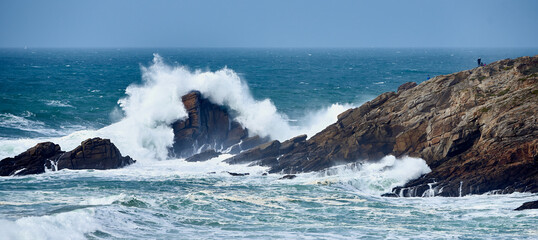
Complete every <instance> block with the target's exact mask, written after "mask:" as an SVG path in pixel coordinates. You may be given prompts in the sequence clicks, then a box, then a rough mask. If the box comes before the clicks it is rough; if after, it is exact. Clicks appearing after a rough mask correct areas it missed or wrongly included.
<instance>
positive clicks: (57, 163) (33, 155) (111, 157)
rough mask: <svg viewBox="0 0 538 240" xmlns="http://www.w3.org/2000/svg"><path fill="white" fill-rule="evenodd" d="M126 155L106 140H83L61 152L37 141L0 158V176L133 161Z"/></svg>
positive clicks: (104, 166) (101, 166)
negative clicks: (16, 153) (11, 155)
mask: <svg viewBox="0 0 538 240" xmlns="http://www.w3.org/2000/svg"><path fill="white" fill-rule="evenodd" d="M134 162H135V160H133V159H132V158H130V157H129V156H125V157H122V156H121V153H120V151H119V150H118V148H116V146H114V144H113V143H111V142H110V140H109V139H101V138H92V139H87V140H85V141H83V142H82V143H81V144H80V146H78V147H77V148H75V149H74V150H72V151H69V152H64V151H62V150H61V149H60V146H59V145H58V144H54V143H52V142H43V143H39V144H37V145H36V146H34V147H32V148H30V149H28V150H26V151H25V152H23V153H21V154H19V155H17V156H15V157H13V158H5V159H3V160H2V161H0V176H19V175H28V174H39V173H44V172H45V168H49V169H51V170H54V171H57V170H61V169H64V168H67V169H102V170H104V169H114V168H121V167H124V166H127V165H130V164H133V163H134Z"/></svg>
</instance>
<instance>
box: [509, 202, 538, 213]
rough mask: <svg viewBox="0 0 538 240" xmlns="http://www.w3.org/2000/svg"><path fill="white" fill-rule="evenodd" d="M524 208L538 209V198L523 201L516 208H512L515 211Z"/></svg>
mask: <svg viewBox="0 0 538 240" xmlns="http://www.w3.org/2000/svg"><path fill="white" fill-rule="evenodd" d="M526 209H538V200H537V201H532V202H526V203H523V205H521V206H519V207H518V208H516V209H514V210H515V211H521V210H526Z"/></svg>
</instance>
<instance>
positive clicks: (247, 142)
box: [228, 135, 271, 154]
mask: <svg viewBox="0 0 538 240" xmlns="http://www.w3.org/2000/svg"><path fill="white" fill-rule="evenodd" d="M269 141H271V140H270V139H269V138H267V137H265V138H261V137H260V136H258V135H256V136H254V137H249V138H246V139H242V140H241V142H239V143H237V144H235V145H233V146H231V147H230V150H229V152H228V153H230V154H238V153H240V152H242V151H245V150H249V149H251V148H253V147H256V146H259V145H261V144H264V143H266V142H269Z"/></svg>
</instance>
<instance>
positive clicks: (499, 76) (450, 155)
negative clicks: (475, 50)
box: [269, 56, 538, 196]
mask: <svg viewBox="0 0 538 240" xmlns="http://www.w3.org/2000/svg"><path fill="white" fill-rule="evenodd" d="M506 69H509V70H506ZM537 69H538V56H535V57H522V58H518V59H515V60H510V59H507V60H501V61H498V62H495V63H491V64H488V65H487V66H484V67H480V68H476V69H473V70H468V71H462V72H459V73H454V74H449V75H444V76H437V77H435V78H433V79H430V80H429V81H426V82H423V83H421V84H420V85H417V86H415V87H412V88H409V87H410V86H411V85H412V84H405V85H406V86H402V88H401V89H400V91H399V92H398V93H394V92H387V93H383V94H381V95H380V96H378V97H377V98H375V99H373V100H372V101H370V102H367V103H365V104H363V105H362V106H360V107H359V108H355V109H350V110H347V111H345V112H344V113H342V114H340V115H339V116H338V121H337V122H336V123H334V124H332V125H330V126H328V127H327V128H326V129H324V130H323V131H321V132H319V133H318V134H316V135H315V136H313V137H312V138H310V139H309V140H307V141H306V142H305V143H304V144H302V145H298V146H296V147H294V148H293V150H291V151H290V152H288V153H285V154H283V155H282V156H279V157H278V162H279V163H278V165H276V166H274V167H272V168H271V169H270V171H269V172H270V173H276V172H285V173H297V172H310V171H318V170H322V169H325V168H328V167H331V166H335V165H338V164H346V163H350V162H356V161H358V160H361V161H365V162H367V161H377V160H379V159H380V158H382V157H384V156H386V155H389V154H392V155H395V156H396V157H401V156H411V157H420V158H422V159H424V160H425V161H426V163H427V164H428V166H429V167H430V168H431V169H432V171H431V172H430V173H428V174H426V175H425V176H423V177H421V178H419V179H416V180H413V181H410V182H409V183H407V184H406V185H405V186H402V187H399V188H396V189H394V190H393V192H395V193H402V195H403V196H427V195H430V193H433V194H434V195H436V196H460V195H461V196H464V195H467V194H481V193H485V192H489V191H496V192H498V193H510V192H514V191H528V192H538V138H537V137H536V136H538V114H536V113H537V112H538V94H536V93H537V92H538V89H537V86H538V77H537V72H538V71H537ZM281 145H283V144H281ZM430 187H431V188H430Z"/></svg>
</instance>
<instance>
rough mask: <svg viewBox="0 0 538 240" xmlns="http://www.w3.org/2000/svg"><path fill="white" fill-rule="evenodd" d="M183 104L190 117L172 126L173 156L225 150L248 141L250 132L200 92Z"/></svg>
mask: <svg viewBox="0 0 538 240" xmlns="http://www.w3.org/2000/svg"><path fill="white" fill-rule="evenodd" d="M182 101H183V105H184V106H185V109H186V110H187V112H188V114H189V116H188V118H187V119H184V120H179V121H176V122H174V123H173V124H172V128H173V130H174V145H173V147H172V153H171V154H172V155H174V156H176V157H190V156H192V155H194V154H197V153H199V152H203V151H205V150H208V149H213V150H216V151H224V150H226V149H227V148H229V147H231V146H233V145H235V144H238V143H240V142H241V141H243V140H247V139H248V131H247V130H246V129H244V128H243V127H242V126H241V124H239V123H238V122H236V121H233V120H232V119H231V117H230V115H229V113H228V111H227V109H225V108H224V107H222V106H218V105H216V104H213V103H211V102H210V101H209V100H208V99H206V98H203V97H202V95H201V94H200V92H198V91H192V92H190V93H188V94H186V95H184V96H183V97H182ZM239 149H240V147H239V146H238V147H236V150H239Z"/></svg>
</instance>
